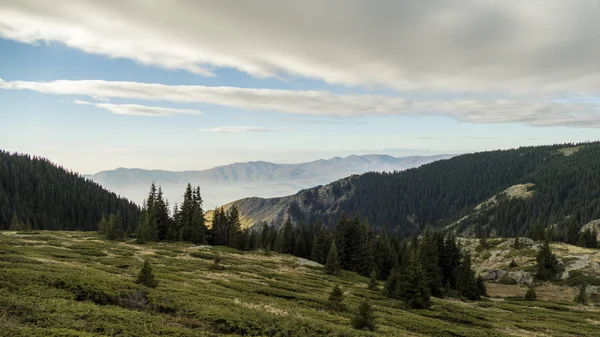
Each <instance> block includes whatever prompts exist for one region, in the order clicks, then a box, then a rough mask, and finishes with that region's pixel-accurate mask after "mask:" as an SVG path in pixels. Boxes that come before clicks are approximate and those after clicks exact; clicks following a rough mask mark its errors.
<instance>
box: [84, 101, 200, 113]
mask: <svg viewBox="0 0 600 337" xmlns="http://www.w3.org/2000/svg"><path fill="white" fill-rule="evenodd" d="M73 103H75V104H80V105H92V106H95V107H97V108H100V109H104V110H108V111H110V112H112V113H114V114H117V115H132V116H169V115H175V114H186V115H199V114H201V113H202V112H200V111H196V110H187V109H170V108H162V107H154V106H146V105H138V104H109V103H94V102H88V101H82V100H78V99H77V100H75V101H73Z"/></svg>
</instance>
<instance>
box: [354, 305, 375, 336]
mask: <svg viewBox="0 0 600 337" xmlns="http://www.w3.org/2000/svg"><path fill="white" fill-rule="evenodd" d="M373 312H374V310H373V307H372V306H371V304H370V303H369V302H368V301H367V300H363V301H362V302H361V303H360V305H359V306H358V311H357V312H356V314H355V315H354V317H352V326H353V327H354V328H355V329H358V330H362V329H367V330H370V331H374V330H375V317H374V316H373Z"/></svg>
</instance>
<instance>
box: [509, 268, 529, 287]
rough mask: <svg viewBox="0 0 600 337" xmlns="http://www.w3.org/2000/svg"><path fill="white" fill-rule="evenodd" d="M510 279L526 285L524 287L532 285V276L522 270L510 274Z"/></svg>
mask: <svg viewBox="0 0 600 337" xmlns="http://www.w3.org/2000/svg"><path fill="white" fill-rule="evenodd" d="M508 276H510V277H512V278H513V279H515V280H516V281H517V282H519V284H526V285H530V284H531V283H533V274H532V273H528V272H526V271H524V270H519V271H516V272H511V273H509V275H508Z"/></svg>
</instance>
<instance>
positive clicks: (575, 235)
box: [564, 216, 579, 245]
mask: <svg viewBox="0 0 600 337" xmlns="http://www.w3.org/2000/svg"><path fill="white" fill-rule="evenodd" d="M564 240H565V242H566V243H568V244H571V245H576V244H577V242H578V241H579V222H578V221H577V218H576V217H575V216H571V217H570V218H569V224H568V226H567V230H566V233H565V238H564Z"/></svg>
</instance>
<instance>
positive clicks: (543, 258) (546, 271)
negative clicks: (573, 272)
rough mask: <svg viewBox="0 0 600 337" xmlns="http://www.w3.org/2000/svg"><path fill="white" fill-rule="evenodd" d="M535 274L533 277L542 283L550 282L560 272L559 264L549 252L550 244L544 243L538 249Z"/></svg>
mask: <svg viewBox="0 0 600 337" xmlns="http://www.w3.org/2000/svg"><path fill="white" fill-rule="evenodd" d="M536 261H537V265H536V269H537V272H536V274H535V276H536V277H537V278H538V279H540V280H543V281H546V280H551V279H553V278H555V277H556V276H557V274H558V273H561V272H562V270H563V269H562V266H561V265H560V264H559V262H558V259H557V258H556V255H554V253H552V251H551V250H550V244H549V243H548V241H547V240H546V241H544V244H543V245H542V247H541V248H540V251H539V252H538V255H537V257H536Z"/></svg>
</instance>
